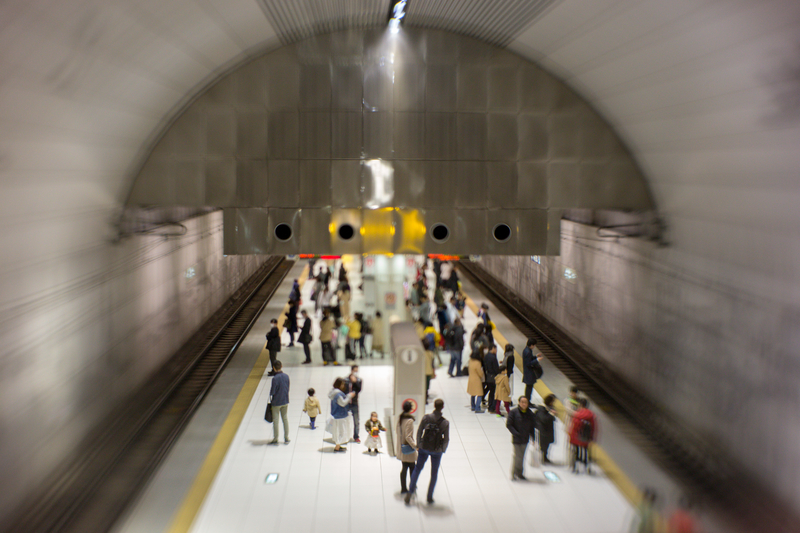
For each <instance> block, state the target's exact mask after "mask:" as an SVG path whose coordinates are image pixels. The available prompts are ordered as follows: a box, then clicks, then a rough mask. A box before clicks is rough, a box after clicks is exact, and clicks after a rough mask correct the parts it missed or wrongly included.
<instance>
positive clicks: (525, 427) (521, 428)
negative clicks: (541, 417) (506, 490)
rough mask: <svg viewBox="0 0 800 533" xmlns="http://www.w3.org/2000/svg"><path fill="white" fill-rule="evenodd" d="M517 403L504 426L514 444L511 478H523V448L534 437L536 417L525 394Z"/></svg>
mask: <svg viewBox="0 0 800 533" xmlns="http://www.w3.org/2000/svg"><path fill="white" fill-rule="evenodd" d="M518 401H519V405H517V407H515V408H513V409H512V410H511V412H510V413H509V414H508V420H507V421H506V428H508V431H510V432H511V442H512V444H513V445H514V462H513V464H512V465H511V480H512V481H516V480H517V479H525V476H524V475H523V468H524V463H525V450H526V449H527V448H528V441H529V440H531V439H534V438H535V437H536V433H535V432H536V417H535V416H534V414H533V410H531V409H528V407H529V406H530V404H529V403H528V398H526V397H525V396H520V397H519V400H518Z"/></svg>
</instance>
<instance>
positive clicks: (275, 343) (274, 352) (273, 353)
mask: <svg viewBox="0 0 800 533" xmlns="http://www.w3.org/2000/svg"><path fill="white" fill-rule="evenodd" d="M269 323H270V325H271V326H272V328H270V330H269V331H268V332H267V350H269V362H270V364H271V366H272V370H270V371H269V372H268V373H267V375H268V376H274V375H275V362H276V361H277V360H278V352H280V351H281V332H280V331H279V330H278V321H277V319H274V318H273V319H272V320H270V321H269Z"/></svg>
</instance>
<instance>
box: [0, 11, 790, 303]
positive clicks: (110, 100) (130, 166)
mask: <svg viewBox="0 0 800 533" xmlns="http://www.w3.org/2000/svg"><path fill="white" fill-rule="evenodd" d="M263 1H265V2H269V5H271V6H278V5H279V4H286V3H287V2H285V1H281V2H279V0H263ZM361 3H362V2H345V1H344V0H342V1H340V2H336V1H331V2H326V3H325V4H326V6H329V7H330V6H337V5H351V6H357V5H359V4H361ZM487 3H489V2H487ZM297 4H300V2H297ZM383 4H385V2H378V1H376V2H374V3H370V4H369V5H376V6H379V7H380V6H381V5H383ZM520 4H521V3H520V2H517V1H514V0H495V1H493V2H491V6H492V12H491V14H488V15H487V14H485V13H484V14H483V15H481V12H476V11H475V10H472V11H466V10H457V8H458V7H459V6H470V5H472V4H471V3H469V2H464V3H461V2H450V3H448V4H447V5H451V9H450V10H449V11H447V12H446V13H445V16H444V19H443V20H450V21H451V22H452V21H454V20H457V19H458V18H459V17H476V18H475V20H474V22H475V24H476V28H481V27H484V25H488V24H490V22H491V21H494V20H497V19H498V18H503V17H504V16H506V17H507V16H508V14H509V13H512V12H513V10H515V9H517V8H518V7H519V5H520ZM435 5H444V4H442V2H440V0H416V2H412V3H411V4H410V8H409V9H410V10H415V9H416V10H420V12H423V11H425V8H430V10H432V9H433V8H434V7H435ZM387 10H388V6H387ZM799 11H800V3H798V2H796V1H795V0H772V1H757V0H673V1H670V2H664V1H649V0H596V1H592V2H587V1H585V0H561V1H558V2H554V3H553V4H552V5H550V6H548V7H547V9H545V10H543V11H541V12H538V13H536V14H535V16H534V17H533V18H532V19H531V21H530V23H529V24H528V26H527V27H525V28H520V29H519V30H517V31H516V33H515V34H514V35H512V36H511V37H512V38H511V39H509V40H508V46H509V48H511V49H512V50H515V51H518V52H519V53H521V54H523V55H525V56H526V57H529V58H532V59H533V60H535V61H538V62H539V63H540V64H542V65H543V66H545V67H546V68H548V69H550V70H551V71H552V72H554V73H556V74H557V75H559V76H560V77H562V79H564V80H565V81H566V82H567V83H568V84H569V85H570V86H572V87H573V88H575V89H576V90H577V91H578V92H579V93H580V94H581V95H582V96H583V97H584V98H586V99H587V100H588V101H589V102H591V103H592V105H593V106H594V107H595V108H596V109H597V110H598V111H599V112H600V113H601V114H602V115H603V116H604V118H605V119H606V120H608V121H609V122H610V123H611V124H612V125H613V126H614V127H615V128H616V130H617V131H618V132H619V133H620V135H621V136H622V137H623V139H624V140H625V141H626V143H627V145H628V146H629V148H630V149H631V151H632V152H633V154H634V156H635V157H636V159H637V161H638V162H639V164H640V165H641V166H642V168H643V169H644V171H645V174H646V176H647V178H648V180H649V182H650V184H651V187H652V188H653V192H654V195H655V200H656V203H657V205H658V206H659V209H660V211H661V212H662V213H663V214H664V215H665V216H666V217H667V220H668V222H669V224H670V235H669V236H670V239H671V240H672V242H673V243H674V245H675V246H676V247H678V248H679V249H680V250H681V251H682V252H683V253H686V254H689V255H690V256H697V257H700V258H706V259H709V260H711V261H712V262H714V263H715V264H720V263H722V264H726V265H730V266H731V267H732V268H734V267H735V268H736V269H740V270H747V271H758V276H759V280H754V281H759V282H764V279H763V278H764V277H766V278H769V281H767V282H765V283H766V284H767V285H769V284H770V283H771V281H772V280H774V279H775V278H776V277H778V278H782V279H783V280H784V281H791V282H794V281H796V274H795V273H794V269H792V268H791V266H790V265H792V264H796V261H797V256H798V252H797V250H798V249H800V243H798V242H797V239H798V237H797V235H796V231H795V228H796V227H798V222H800V215H798V210H796V209H794V205H795V204H796V203H797V201H796V200H797V196H798V195H797V192H798V188H797V181H798V179H797V168H800V150H797V149H796V147H797V146H798V145H800V128H798V107H800V106H798V103H797V98H796V94H797V92H798V86H800V81H798V79H799V78H800V75H798V70H799V69H798V63H800V59H798V57H800V52H799V46H800V45H799V44H798V41H799V40H800V39H798V35H800V31H798V28H799V23H800V13H799ZM328 16H329V17H330V18H331V19H332V18H333V17H334V16H335V12H333V11H331V12H329V15H328ZM420 16H421V18H420V20H419V21H417V22H416V23H417V24H419V25H426V24H428V23H427V22H426V20H429V21H432V17H433V15H425V14H422V15H420ZM426 16H427V17H429V19H425V18H424V17H426ZM408 23H409V24H414V21H413V20H412V18H411V17H409V21H408ZM0 25H2V26H1V31H0V45H1V46H2V48H0V49H1V50H2V52H1V53H0V54H1V55H0V58H1V59H0V61H2V63H0V74H2V76H1V77H0V80H1V81H0V84H1V85H0V120H2V128H1V130H0V131H2V140H1V141H0V172H1V173H2V180H3V192H4V194H3V195H2V200H0V202H2V203H1V204H0V205H2V209H3V213H5V214H6V216H9V217H23V218H22V220H28V219H31V218H36V217H37V216H39V215H37V213H51V212H53V211H57V212H59V213H67V215H66V216H69V215H68V214H69V213H74V212H81V213H82V212H94V211H107V210H111V209H113V208H115V207H117V206H119V205H120V203H121V202H122V201H124V199H125V197H126V196H127V194H128V192H129V189H130V186H131V184H132V176H133V173H134V171H135V170H136V168H137V166H138V165H140V164H141V160H142V156H143V153H144V152H145V151H146V150H147V149H149V148H150V147H151V146H152V142H153V140H154V136H155V135H157V134H158V133H159V132H161V131H162V130H163V125H164V124H165V123H166V122H168V121H169V120H170V118H171V117H172V116H174V114H175V113H176V112H177V111H178V110H180V109H181V108H182V107H183V106H184V104H185V103H186V102H187V95H193V94H196V93H197V92H198V91H199V90H200V89H201V88H202V87H204V86H205V85H206V84H207V83H208V82H209V81H210V80H213V79H214V78H216V77H217V75H218V74H219V73H221V72H222V71H224V70H225V69H226V68H227V67H228V66H230V65H231V64H233V63H235V62H238V61H239V60H240V59H241V58H243V57H245V56H246V55H248V54H252V53H260V52H262V51H263V50H264V49H267V48H270V47H274V46H277V45H278V44H279V42H280V38H279V33H278V31H279V30H278V29H276V28H274V27H273V25H272V23H271V22H270V19H269V18H268V16H267V15H266V10H265V6H264V5H263V4H261V3H260V1H259V0H173V1H168V2H163V1H157V0H143V1H139V2H128V1H126V0H105V1H102V2H101V1H96V0H93V1H88V2H77V1H70V0H63V1H59V2H52V1H44V0H27V1H25V0H9V1H7V2H4V3H3V4H2V6H1V7H0ZM430 25H434V26H435V24H434V23H433V22H430ZM40 218H41V217H40ZM17 219H18V220H19V218H17ZM103 219H104V220H105V215H104V216H103ZM106 231H107V230H99V229H94V228H92V229H88V230H87V231H85V232H81V233H80V236H78V237H70V239H71V240H70V239H68V241H70V246H72V245H77V244H78V243H75V242H72V241H73V240H75V239H78V240H80V241H84V240H86V241H89V240H92V239H96V238H98V237H99V236H101V235H104V234H105V232H106ZM742 242H745V243H751V246H750V249H751V252H752V253H753V254H755V255H759V256H760V257H762V259H761V260H760V261H759V262H758V263H757V264H753V261H752V260H751V254H749V253H742V247H741V246H740V244H741V243H742ZM30 253H34V254H37V253H44V252H42V251H41V250H38V249H37V250H34V251H33V252H30ZM4 255H6V254H4ZM6 257H10V256H6ZM714 268H715V267H709V268H708V269H707V270H713V269H714ZM763 284H764V283H762V285H763ZM792 285H793V286H794V285H796V284H795V283H792ZM776 294H785V291H777V293H776Z"/></svg>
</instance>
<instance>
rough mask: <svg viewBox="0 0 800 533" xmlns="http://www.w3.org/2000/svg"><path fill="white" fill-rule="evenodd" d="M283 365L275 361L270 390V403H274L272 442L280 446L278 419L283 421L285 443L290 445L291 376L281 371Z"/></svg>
mask: <svg viewBox="0 0 800 533" xmlns="http://www.w3.org/2000/svg"><path fill="white" fill-rule="evenodd" d="M282 366H283V365H282V364H281V362H280V361H275V364H274V365H273V368H274V370H275V375H274V376H272V384H271V385H270V388H269V401H270V403H272V436H273V439H272V442H270V444H278V417H280V418H281V419H283V442H285V443H286V444H289V417H288V414H287V412H288V410H289V375H288V374H284V373H283V371H281V367H282Z"/></svg>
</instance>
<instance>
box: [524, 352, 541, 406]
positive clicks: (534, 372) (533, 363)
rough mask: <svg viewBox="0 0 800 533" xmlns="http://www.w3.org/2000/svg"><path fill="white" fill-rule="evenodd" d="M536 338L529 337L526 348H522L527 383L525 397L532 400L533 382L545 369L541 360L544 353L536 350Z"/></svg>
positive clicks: (525, 382) (525, 381)
mask: <svg viewBox="0 0 800 533" xmlns="http://www.w3.org/2000/svg"><path fill="white" fill-rule="evenodd" d="M534 350H536V339H528V343H527V344H526V346H525V349H524V350H522V382H523V383H524V384H525V397H526V398H527V399H528V401H529V402H530V401H531V394H533V384H534V383H536V380H537V379H539V378H541V377H542V374H544V370H543V369H542V365H540V364H539V360H540V359H541V358H542V354H541V353H539V351H538V350H536V353H534Z"/></svg>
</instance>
